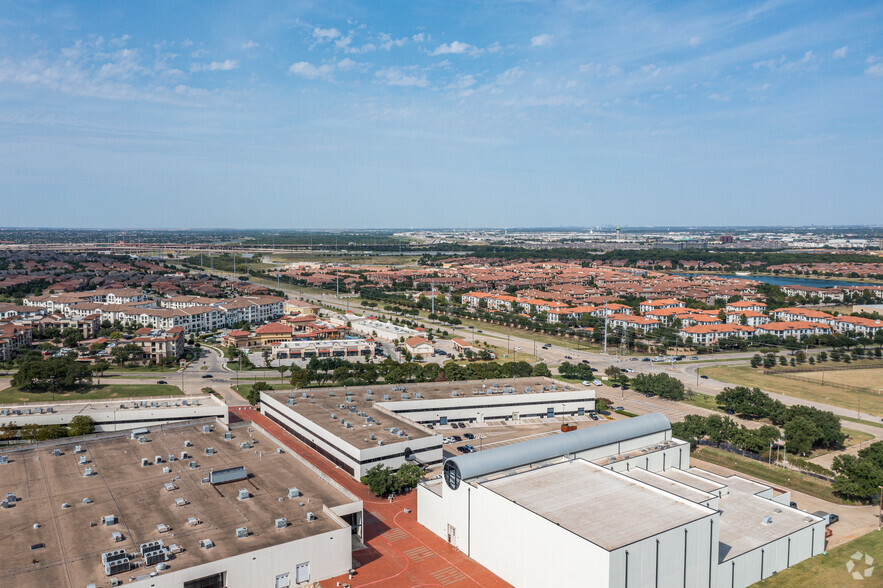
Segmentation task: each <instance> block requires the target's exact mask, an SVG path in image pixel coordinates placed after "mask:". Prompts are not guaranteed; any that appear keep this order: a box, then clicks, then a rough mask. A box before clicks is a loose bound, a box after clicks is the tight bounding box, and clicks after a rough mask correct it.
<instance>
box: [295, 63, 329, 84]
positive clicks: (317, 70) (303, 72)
mask: <svg viewBox="0 0 883 588" xmlns="http://www.w3.org/2000/svg"><path fill="white" fill-rule="evenodd" d="M288 71H289V73H292V74H294V75H296V76H299V77H302V78H306V79H308V80H315V79H318V78H327V77H329V76H330V75H331V73H332V72H333V71H334V66H333V65H329V64H323V65H318V66H317V65H313V64H312V63H308V62H306V61H298V62H297V63H292V64H291V67H289V68H288Z"/></svg>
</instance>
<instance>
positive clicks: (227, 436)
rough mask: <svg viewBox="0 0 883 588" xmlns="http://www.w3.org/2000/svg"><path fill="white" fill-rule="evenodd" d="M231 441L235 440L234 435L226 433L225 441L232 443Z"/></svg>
mask: <svg viewBox="0 0 883 588" xmlns="http://www.w3.org/2000/svg"><path fill="white" fill-rule="evenodd" d="M231 439H233V433H224V440H225V441H230V440H231Z"/></svg>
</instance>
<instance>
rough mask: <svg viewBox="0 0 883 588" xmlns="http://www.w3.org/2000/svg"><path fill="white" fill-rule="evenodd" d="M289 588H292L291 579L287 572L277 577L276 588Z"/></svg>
mask: <svg viewBox="0 0 883 588" xmlns="http://www.w3.org/2000/svg"><path fill="white" fill-rule="evenodd" d="M289 586H291V578H289V575H288V573H287V572H286V573H284V574H279V575H278V576H276V588H288V587H289Z"/></svg>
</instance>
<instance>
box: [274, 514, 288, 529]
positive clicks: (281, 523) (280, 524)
mask: <svg viewBox="0 0 883 588" xmlns="http://www.w3.org/2000/svg"><path fill="white" fill-rule="evenodd" d="M287 526H288V519H286V518H285V517H281V518H278V519H276V528H277V529H284V528H285V527H287Z"/></svg>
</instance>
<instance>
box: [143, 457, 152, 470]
mask: <svg viewBox="0 0 883 588" xmlns="http://www.w3.org/2000/svg"><path fill="white" fill-rule="evenodd" d="M149 465H150V460H149V459H147V458H146V457H142V458H141V467H142V468H146V467H147V466H149Z"/></svg>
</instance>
